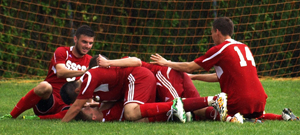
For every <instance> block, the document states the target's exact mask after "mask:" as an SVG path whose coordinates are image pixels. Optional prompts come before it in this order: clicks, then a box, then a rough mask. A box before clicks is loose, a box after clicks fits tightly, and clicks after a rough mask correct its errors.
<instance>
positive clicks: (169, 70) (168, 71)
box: [167, 67, 172, 79]
mask: <svg viewBox="0 0 300 135" xmlns="http://www.w3.org/2000/svg"><path fill="white" fill-rule="evenodd" d="M171 70H172V68H170V67H168V70H167V77H168V79H170V77H169V74H170V72H171Z"/></svg>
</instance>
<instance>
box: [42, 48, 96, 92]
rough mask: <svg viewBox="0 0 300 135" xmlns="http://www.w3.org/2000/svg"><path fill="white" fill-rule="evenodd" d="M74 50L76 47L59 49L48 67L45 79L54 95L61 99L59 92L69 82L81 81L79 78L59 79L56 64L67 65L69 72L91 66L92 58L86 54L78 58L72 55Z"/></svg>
mask: <svg viewBox="0 0 300 135" xmlns="http://www.w3.org/2000/svg"><path fill="white" fill-rule="evenodd" d="M72 49H75V48H74V46H71V47H58V48H57V49H56V50H55V52H54V55H53V57H52V59H51V63H50V65H49V67H48V74H47V77H46V79H45V81H47V82H48V83H50V84H51V85H52V87H53V95H55V96H58V97H60V94H59V91H60V88H61V87H62V86H63V85H64V84H65V83H66V82H69V81H74V80H76V79H79V78H80V76H79V77H73V78H58V77H57V75H56V68H55V66H56V64H65V65H66V68H68V69H69V70H82V71H84V70H86V69H87V67H88V66H89V62H90V59H91V58H92V56H90V55H88V54H86V55H84V56H83V57H82V58H77V57H75V56H74V55H73V54H72Z"/></svg>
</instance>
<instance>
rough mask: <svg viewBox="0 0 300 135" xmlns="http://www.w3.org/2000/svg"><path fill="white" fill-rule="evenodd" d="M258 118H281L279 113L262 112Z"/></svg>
mask: <svg viewBox="0 0 300 135" xmlns="http://www.w3.org/2000/svg"><path fill="white" fill-rule="evenodd" d="M260 118H262V119H265V120H283V118H282V116H281V115H278V114H273V113H266V114H263V116H262V117H260Z"/></svg>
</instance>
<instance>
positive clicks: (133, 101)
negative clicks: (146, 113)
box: [124, 100, 144, 106]
mask: <svg viewBox="0 0 300 135" xmlns="http://www.w3.org/2000/svg"><path fill="white" fill-rule="evenodd" d="M128 103H138V104H144V102H141V101H138V100H131V101H126V102H125V103H124V106H125V105H126V104H128Z"/></svg>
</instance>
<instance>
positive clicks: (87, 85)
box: [81, 71, 92, 95]
mask: <svg viewBox="0 0 300 135" xmlns="http://www.w3.org/2000/svg"><path fill="white" fill-rule="evenodd" d="M85 74H87V75H88V82H87V83H86V85H85V88H84V90H83V91H82V93H81V94H82V95H83V94H84V93H85V91H86V89H87V88H88V87H89V85H90V83H91V80H92V75H91V73H90V72H89V71H87V72H85Z"/></svg>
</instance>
